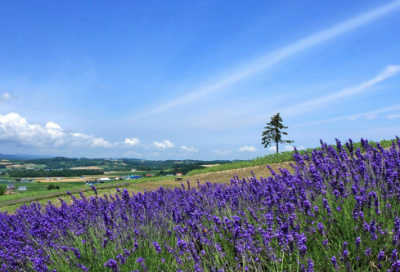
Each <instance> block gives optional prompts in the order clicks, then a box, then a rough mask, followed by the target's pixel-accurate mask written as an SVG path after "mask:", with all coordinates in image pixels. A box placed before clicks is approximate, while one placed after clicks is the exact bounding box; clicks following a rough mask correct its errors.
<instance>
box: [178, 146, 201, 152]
mask: <svg viewBox="0 0 400 272" xmlns="http://www.w3.org/2000/svg"><path fill="white" fill-rule="evenodd" d="M181 149H182V150H183V151H186V152H197V151H199V150H198V149H197V148H196V147H190V148H189V147H187V146H184V145H182V146H181Z"/></svg>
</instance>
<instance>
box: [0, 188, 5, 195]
mask: <svg viewBox="0 0 400 272" xmlns="http://www.w3.org/2000/svg"><path fill="white" fill-rule="evenodd" d="M5 192H6V188H4V187H3V186H0V196H2V195H4V194H5Z"/></svg>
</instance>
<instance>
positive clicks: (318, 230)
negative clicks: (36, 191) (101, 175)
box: [0, 138, 400, 272]
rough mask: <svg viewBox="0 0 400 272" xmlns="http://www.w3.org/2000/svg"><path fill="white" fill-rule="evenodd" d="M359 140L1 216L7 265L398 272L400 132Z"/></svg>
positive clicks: (0, 245) (2, 256)
mask: <svg viewBox="0 0 400 272" xmlns="http://www.w3.org/2000/svg"><path fill="white" fill-rule="evenodd" d="M361 143H362V146H361V148H357V150H354V149H353V144H352V141H351V140H349V142H348V143H346V144H345V145H341V143H340V142H339V141H337V146H336V147H337V148H336V149H334V148H333V147H331V146H328V145H327V144H325V143H321V150H315V151H313V152H311V154H308V155H300V154H298V153H295V154H294V155H293V160H294V161H295V164H294V165H293V166H292V167H293V171H289V170H287V169H281V171H280V173H274V172H273V171H272V176H271V177H268V178H263V177H256V176H255V175H253V176H251V177H249V178H242V179H241V178H239V177H234V178H233V179H231V180H230V182H229V183H226V184H211V183H206V184H205V185H200V184H198V185H197V187H194V186H193V184H190V183H189V182H188V183H187V185H186V184H185V185H183V184H182V186H181V188H175V189H173V190H172V189H163V188H159V189H158V190H157V191H151V192H144V193H137V194H130V193H129V192H128V191H127V190H126V189H123V190H121V191H119V194H116V195H103V196H100V195H97V194H96V195H97V196H96V197H91V198H90V199H89V198H86V197H85V196H84V195H83V194H82V195H81V198H80V199H75V198H74V197H73V196H72V198H73V203H72V204H71V205H68V204H67V203H66V202H65V201H62V205H61V206H60V207H57V206H54V205H52V204H51V203H48V204H47V205H46V206H41V205H39V204H31V205H30V206H22V207H21V208H20V209H18V210H17V211H16V212H15V214H12V215H10V214H7V213H0V270H1V271H307V272H311V271H393V272H394V271H400V260H399V251H400V215H399V211H400V202H399V200H400V139H399V138H397V142H393V145H392V146H391V147H390V149H387V150H385V149H383V148H382V147H381V146H380V145H379V144H378V147H377V148H374V147H372V146H371V145H370V144H369V143H368V141H367V140H361ZM93 190H95V191H96V188H94V187H93Z"/></svg>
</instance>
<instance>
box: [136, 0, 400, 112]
mask: <svg viewBox="0 0 400 272" xmlns="http://www.w3.org/2000/svg"><path fill="white" fill-rule="evenodd" d="M399 7H400V0H398V1H394V2H391V3H389V4H386V5H383V6H380V7H378V8H375V9H373V10H370V11H368V12H366V13H362V14H360V15H358V16H356V17H354V18H352V19H349V20H347V21H344V22H341V23H339V24H337V25H335V26H333V27H330V28H328V29H325V30H323V31H321V32H318V33H315V34H313V35H310V36H308V37H306V38H303V39H301V40H299V41H297V42H294V43H293V44H290V45H287V46H284V47H283V48H281V49H279V50H277V51H275V52H272V53H269V54H266V55H264V56H262V57H260V58H258V59H256V60H255V61H252V62H250V63H249V64H244V65H240V66H238V67H237V68H236V69H235V70H234V71H232V72H230V73H228V75H227V76H224V77H222V78H220V79H219V80H216V81H215V82H214V83H212V84H210V85H208V86H205V87H202V88H199V89H195V90H192V91H191V92H189V94H187V95H185V96H180V97H179V98H176V99H174V100H172V101H170V102H167V103H164V104H163V105H162V106H159V107H157V108H156V109H154V110H149V111H146V113H145V114H144V115H142V116H141V117H146V116H149V115H154V114H157V113H160V112H164V111H166V110H169V109H171V108H174V107H177V106H180V105H183V104H186V103H189V102H192V101H194V100H196V99H198V98H200V97H203V96H206V95H208V94H210V93H215V92H217V91H221V90H222V89H224V88H226V87H228V86H230V85H232V84H234V83H237V82H239V81H241V80H243V79H245V78H248V77H250V76H252V75H254V74H256V73H257V72H260V71H261V70H263V69H266V68H268V67H270V66H272V65H273V64H275V63H277V62H279V61H281V60H283V59H285V58H288V57H290V56H292V55H294V54H296V53H299V52H301V51H303V50H306V49H308V48H311V47H313V46H315V45H317V44H320V43H322V42H326V41H328V40H330V39H332V38H335V37H337V36H339V35H341V34H344V33H346V32H349V31H351V30H354V29H356V28H358V27H361V26H363V25H365V24H367V23H369V22H372V21H373V20H376V19H378V18H380V17H382V16H384V15H386V14H388V13H390V12H392V11H394V10H396V9H398V8H399Z"/></svg>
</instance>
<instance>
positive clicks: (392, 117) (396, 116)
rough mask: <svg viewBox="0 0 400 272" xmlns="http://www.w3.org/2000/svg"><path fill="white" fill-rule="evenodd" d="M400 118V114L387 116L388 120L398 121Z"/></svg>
mask: <svg viewBox="0 0 400 272" xmlns="http://www.w3.org/2000/svg"><path fill="white" fill-rule="evenodd" d="M399 117H400V114H389V115H386V118H387V119H396V118H399Z"/></svg>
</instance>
